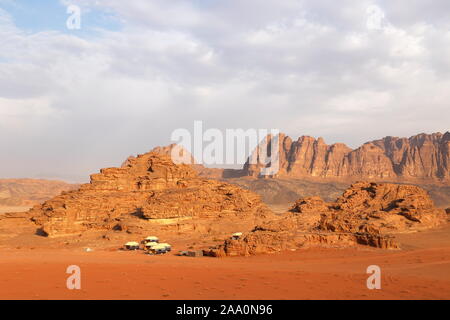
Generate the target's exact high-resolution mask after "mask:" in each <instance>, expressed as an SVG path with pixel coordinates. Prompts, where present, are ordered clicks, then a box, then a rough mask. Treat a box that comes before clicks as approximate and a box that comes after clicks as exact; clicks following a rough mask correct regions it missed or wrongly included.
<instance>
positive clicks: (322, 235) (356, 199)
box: [208, 182, 447, 256]
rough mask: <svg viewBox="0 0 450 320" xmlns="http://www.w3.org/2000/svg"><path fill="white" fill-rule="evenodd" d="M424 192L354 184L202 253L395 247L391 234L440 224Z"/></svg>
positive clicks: (440, 216)
mask: <svg viewBox="0 0 450 320" xmlns="http://www.w3.org/2000/svg"><path fill="white" fill-rule="evenodd" d="M446 220H447V217H446V213H445V210H443V209H436V208H435V207H434V204H433V201H432V200H431V199H430V197H429V196H428V193H427V192H426V191H425V190H423V189H421V188H419V187H416V186H409V185H398V184H383V183H381V184H378V183H369V182H359V183H355V184H353V185H352V186H351V187H350V188H349V189H347V190H346V191H345V192H344V194H343V195H342V196H341V197H339V198H338V199H337V200H336V201H335V202H333V203H326V202H324V201H323V200H322V199H321V198H319V197H309V198H304V199H300V200H298V201H297V202H296V203H295V204H294V205H293V207H292V208H291V210H290V212H289V213H287V214H285V215H284V216H282V217H281V218H279V219H276V220H272V221H268V222H265V223H263V224H261V225H258V226H257V227H255V228H254V229H253V231H252V232H250V233H248V234H247V235H246V236H245V237H244V238H242V239H240V240H232V239H228V240H226V241H225V243H224V244H223V245H221V246H219V247H216V248H213V249H212V250H211V251H210V252H209V253H208V254H210V255H213V256H235V255H251V254H258V253H271V252H277V251H282V250H288V249H297V248H300V247H304V246H311V245H325V246H341V247H342V246H343V247H346V246H355V245H368V246H372V247H377V248H383V249H395V248H398V244H397V243H396V242H395V240H394V234H396V233H400V232H414V231H418V230H422V229H428V228H433V227H437V226H439V225H440V224H442V223H444V222H446Z"/></svg>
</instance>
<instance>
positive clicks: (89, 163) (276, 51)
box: [0, 0, 450, 180]
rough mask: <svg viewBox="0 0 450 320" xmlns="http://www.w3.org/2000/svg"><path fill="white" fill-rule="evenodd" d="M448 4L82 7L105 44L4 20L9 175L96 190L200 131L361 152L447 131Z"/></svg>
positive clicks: (158, 2) (1, 60)
mask: <svg viewBox="0 0 450 320" xmlns="http://www.w3.org/2000/svg"><path fill="white" fill-rule="evenodd" d="M400 2H401V1H400ZM438 2H439V3H438V4H437V6H438V7H439V8H440V9H441V10H436V9H432V7H430V8H428V7H427V8H424V6H423V5H422V3H421V2H420V1H412V2H408V6H407V7H408V10H404V9H402V7H401V6H400V5H397V4H393V3H394V2H392V1H389V2H388V1H356V2H355V1H350V0H344V1H340V2H339V3H330V2H329V1H324V0H319V1H314V2H311V1H294V0H286V1H282V2H280V1H275V0H268V1H263V2H261V1H257V0H248V1H237V0H229V1H223V0H214V1H208V2H204V1H195V0H191V1H181V0H173V1H166V0H155V1H144V0H134V1H121V0H97V1H90V0H80V1H78V4H79V5H80V6H81V7H82V9H83V10H82V12H95V11H100V12H108V13H111V14H112V16H113V17H116V19H117V20H118V22H119V23H120V24H121V28H120V29H119V30H108V29H98V30H97V32H96V33H95V34H80V33H77V32H71V31H67V32H61V31H54V30H42V31H39V32H34V33H30V32H25V31H23V30H20V29H19V28H18V27H17V26H16V25H15V24H14V19H13V17H11V15H9V14H8V13H7V12H5V11H4V10H0V39H1V42H2V50H1V51H0V117H1V119H0V136H2V137H3V138H2V139H0V148H2V150H7V153H6V155H5V156H4V157H2V160H3V162H4V165H3V166H2V169H0V176H10V177H14V176H33V177H35V176H41V177H44V176H45V177H60V178H65V179H70V180H84V179H86V178H87V177H88V174H89V173H91V172H94V171H96V170H97V169H98V168H100V167H104V166H113V165H118V164H120V163H121V161H122V160H123V159H124V158H126V157H127V156H128V155H129V154H135V153H142V152H145V151H147V150H149V149H151V148H153V147H154V146H156V145H161V144H167V143H169V142H170V141H169V138H170V134H171V132H172V131H173V130H174V129H176V128H188V129H191V128H192V126H193V121H194V120H204V121H205V126H206V127H215V128H219V129H225V128H244V129H245V128H278V129H280V130H281V131H285V132H287V133H288V134H291V135H293V136H298V135H302V134H309V135H314V136H324V137H325V138H326V140H327V142H337V141H342V142H346V143H348V144H350V145H352V146H354V147H356V146H357V145H358V144H360V143H362V142H365V141H367V140H371V139H375V138H380V137H382V136H385V135H394V136H395V135H398V136H407V135H412V134H415V133H419V132H423V131H425V132H434V131H444V130H448V129H449V128H448V121H447V120H446V119H448V118H449V116H450V111H449V108H448V107H447V105H446V102H447V101H449V98H450V93H449V91H448V87H449V85H450V74H449V70H450V60H449V58H448V57H449V56H450V52H449V48H450V32H449V31H448V30H449V26H450V21H446V20H445V19H444V18H443V16H444V15H443V12H442V10H443V9H445V8H446V6H447V5H446V3H447V2H444V1H438ZM63 3H64V1H63ZM395 3H397V2H395ZM0 5H1V2H0ZM370 8H372V9H373V8H376V10H378V11H375V14H378V16H375V18H376V17H378V19H373V17H374V16H373V14H374V11H373V10H369V9H370ZM447 12H448V10H447ZM371 17H372V20H370V19H371ZM432 17H435V18H436V19H435V20H434V19H432ZM82 21H84V22H82V28H83V23H86V22H85V20H82ZM374 23H375V24H374ZM368 26H369V27H368ZM85 27H86V28H88V27H89V28H92V27H95V26H93V25H88V26H86V25H85ZM6 136H8V137H12V138H11V139H5V138H4V137H6ZM11 141H14V143H11ZM19 158H20V159H21V160H20V161H18V160H17V159H19Z"/></svg>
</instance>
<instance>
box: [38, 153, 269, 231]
mask: <svg viewBox="0 0 450 320" xmlns="http://www.w3.org/2000/svg"><path fill="white" fill-rule="evenodd" d="M30 215H31V216H32V220H33V221H34V222H35V223H36V224H37V225H38V226H39V227H40V228H41V232H42V233H43V234H45V235H48V236H66V235H73V234H80V233H82V232H84V231H87V230H124V231H128V232H138V231H139V230H144V229H145V228H150V230H151V229H152V228H156V226H158V225H159V223H161V224H162V225H164V226H166V227H167V225H170V224H172V225H173V227H174V228H175V229H176V230H180V229H181V228H183V227H184V228H188V227H189V226H188V225H186V223H185V224H183V223H181V222H180V221H184V220H189V219H191V220H192V219H196V221H199V220H201V219H206V220H209V222H207V223H206V227H207V228H214V223H215V222H217V221H219V222H220V221H231V220H233V221H235V222H239V221H241V222H242V223H244V222H245V221H244V220H245V219H247V220H248V221H249V223H251V224H253V223H255V221H257V219H258V218H264V217H265V216H267V215H270V210H268V209H267V207H266V206H265V205H264V204H262V202H261V201H260V198H259V196H257V195H256V194H254V193H252V192H250V191H247V190H243V189H241V188H239V187H237V186H234V185H229V184H227V183H224V182H218V181H211V180H206V179H202V178H199V177H198V176H197V173H196V172H195V170H193V169H192V168H191V166H189V165H185V164H174V163H173V162H172V160H171V158H170V157H169V156H167V155H163V154H161V153H158V152H150V153H147V154H144V155H139V156H137V157H130V158H128V159H127V160H126V161H125V162H124V164H123V165H122V167H120V168H107V169H102V170H101V171H100V173H99V174H93V175H92V176H91V182H90V184H84V185H82V186H81V187H80V188H79V189H78V190H75V191H70V192H64V193H62V194H61V195H60V196H57V197H55V198H53V199H51V200H49V201H46V202H45V203H43V204H42V205H38V206H36V207H34V208H33V209H32V210H31V211H30ZM211 219H213V220H211ZM216 220H217V221H216ZM147 222H148V223H147ZM208 224H209V226H208ZM211 224H212V225H211ZM190 227H192V228H194V227H195V226H192V223H191V226H190Z"/></svg>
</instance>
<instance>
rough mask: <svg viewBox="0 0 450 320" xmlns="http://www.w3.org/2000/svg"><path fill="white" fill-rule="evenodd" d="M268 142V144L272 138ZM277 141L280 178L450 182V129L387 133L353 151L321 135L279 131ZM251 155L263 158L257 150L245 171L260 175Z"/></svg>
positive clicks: (246, 165)
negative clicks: (397, 134)
mask: <svg viewBox="0 0 450 320" xmlns="http://www.w3.org/2000/svg"><path fill="white" fill-rule="evenodd" d="M268 141H269V143H268V147H269V148H270V145H271V143H272V141H273V139H272V137H270V136H269V137H268ZM274 143H275V142H274ZM279 145H280V149H279V150H280V171H279V172H278V174H277V175H276V177H291V178H295V177H297V178H298V177H320V178H357V179H371V180H373V179H375V180H386V179H387V180H389V179H391V180H396V179H399V180H414V179H418V180H427V181H450V132H447V133H445V134H441V133H434V134H419V135H416V136H413V137H410V138H394V137H386V138H384V139H381V140H376V141H372V142H368V143H366V144H364V145H363V146H361V147H359V148H358V149H355V150H352V149H351V148H349V147H347V146H346V145H344V144H342V143H337V144H333V145H327V144H325V142H324V140H323V139H322V138H319V139H314V138H312V137H307V136H303V137H300V138H299V139H298V140H297V141H293V140H292V139H291V138H290V137H288V136H286V135H284V134H281V135H280V137H279ZM251 159H253V160H255V159H259V154H258V150H256V151H255V152H254V154H253V155H252V156H251V157H249V160H248V161H247V163H246V164H245V165H244V174H245V175H248V176H254V177H257V176H259V175H260V172H261V168H262V167H263V165H261V164H255V161H250V160H251Z"/></svg>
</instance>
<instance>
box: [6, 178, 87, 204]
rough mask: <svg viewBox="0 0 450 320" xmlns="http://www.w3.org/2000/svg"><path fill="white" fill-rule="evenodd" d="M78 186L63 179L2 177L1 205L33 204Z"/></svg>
mask: <svg viewBox="0 0 450 320" xmlns="http://www.w3.org/2000/svg"><path fill="white" fill-rule="evenodd" d="M77 187H78V185H75V184H69V183H65V182H62V181H51V180H35V179H0V205H4V206H32V205H35V204H38V203H41V202H43V201H45V200H48V199H50V198H52V197H54V196H56V195H58V194H60V193H61V192H62V191H68V190H72V189H76V188H77Z"/></svg>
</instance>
